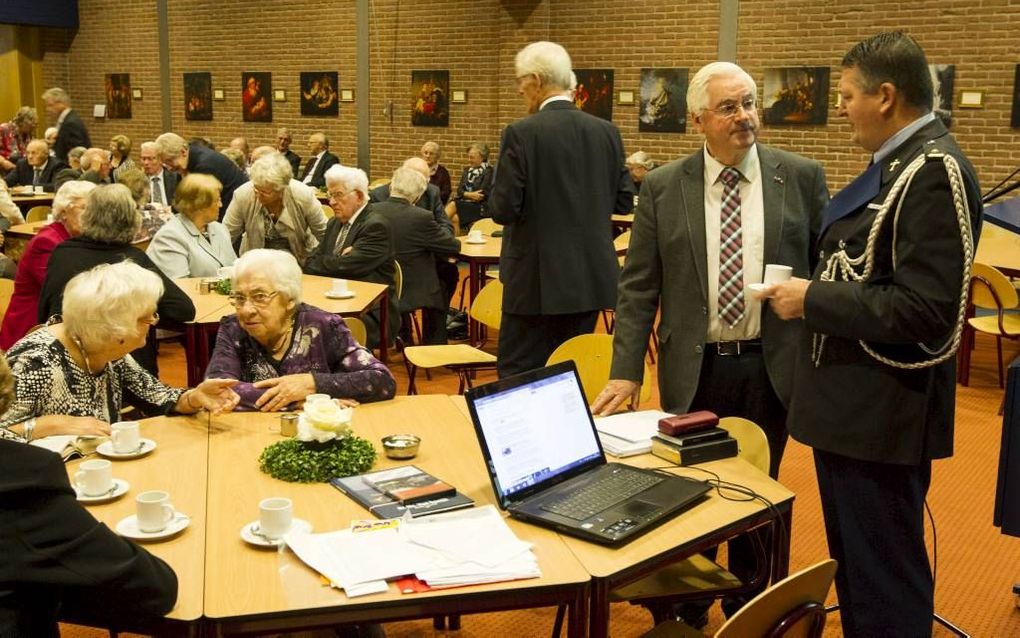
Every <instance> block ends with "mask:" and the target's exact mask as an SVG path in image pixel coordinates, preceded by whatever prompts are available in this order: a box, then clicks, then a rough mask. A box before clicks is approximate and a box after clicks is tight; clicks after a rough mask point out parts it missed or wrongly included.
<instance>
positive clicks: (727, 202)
mask: <svg viewBox="0 0 1020 638" xmlns="http://www.w3.org/2000/svg"><path fill="white" fill-rule="evenodd" d="M719 179H720V180H722V182H723V196H722V209H721V218H720V221H721V223H720V225H719V317H720V318H721V319H722V320H723V321H725V322H726V324H727V325H729V326H730V327H732V326H734V325H736V324H737V322H738V321H740V320H741V319H743V317H744V258H743V254H742V250H741V225H740V171H738V170H737V169H735V168H733V167H731V166H727V167H726V168H724V169H723V171H722V173H721V174H720V175H719Z"/></svg>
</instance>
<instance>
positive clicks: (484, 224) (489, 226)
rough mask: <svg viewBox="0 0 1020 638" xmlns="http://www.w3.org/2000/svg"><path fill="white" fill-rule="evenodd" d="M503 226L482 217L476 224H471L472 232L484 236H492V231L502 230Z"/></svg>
mask: <svg viewBox="0 0 1020 638" xmlns="http://www.w3.org/2000/svg"><path fill="white" fill-rule="evenodd" d="M502 228H503V225H502V224H497V223H496V222H494V221H493V220H492V218H491V217H482V218H481V219H479V220H478V221H476V222H475V223H473V224H471V230H477V231H480V232H481V233H482V234H483V235H490V236H491V235H492V231H494V230H501V229H502Z"/></svg>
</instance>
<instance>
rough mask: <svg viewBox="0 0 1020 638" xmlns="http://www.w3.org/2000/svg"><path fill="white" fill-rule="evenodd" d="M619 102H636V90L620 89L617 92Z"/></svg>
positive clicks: (617, 101)
mask: <svg viewBox="0 0 1020 638" xmlns="http://www.w3.org/2000/svg"><path fill="white" fill-rule="evenodd" d="M616 103H617V104H634V91H620V92H619V93H617V94H616Z"/></svg>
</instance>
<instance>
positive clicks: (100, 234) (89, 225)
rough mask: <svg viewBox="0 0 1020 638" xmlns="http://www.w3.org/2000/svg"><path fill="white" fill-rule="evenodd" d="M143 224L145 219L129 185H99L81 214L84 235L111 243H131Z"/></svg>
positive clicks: (90, 195)
mask: <svg viewBox="0 0 1020 638" xmlns="http://www.w3.org/2000/svg"><path fill="white" fill-rule="evenodd" d="M141 223H142V216H141V215H140V214H139V213H138V208H137V206H136V204H135V200H134V198H133V197H131V190H130V189H129V188H128V187H127V186H125V185H123V184H109V185H106V186H97V187H96V188H95V189H94V190H93V191H92V192H91V193H90V194H89V201H88V204H87V205H86V206H85V212H84V213H82V215H81V234H82V235H83V236H84V237H87V238H89V239H93V240H95V241H100V242H104V243H107V244H128V243H131V240H132V239H134V236H135V233H136V232H137V231H138V226H139V225H140V224H141Z"/></svg>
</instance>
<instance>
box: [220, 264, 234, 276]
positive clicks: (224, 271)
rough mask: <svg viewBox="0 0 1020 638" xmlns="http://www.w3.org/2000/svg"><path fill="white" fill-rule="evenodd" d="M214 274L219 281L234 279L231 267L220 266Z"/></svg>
mask: <svg viewBox="0 0 1020 638" xmlns="http://www.w3.org/2000/svg"><path fill="white" fill-rule="evenodd" d="M216 274H217V275H219V277H220V279H233V278H234V267H233V266H221V267H220V268H219V269H218V270H217V271H216Z"/></svg>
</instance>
